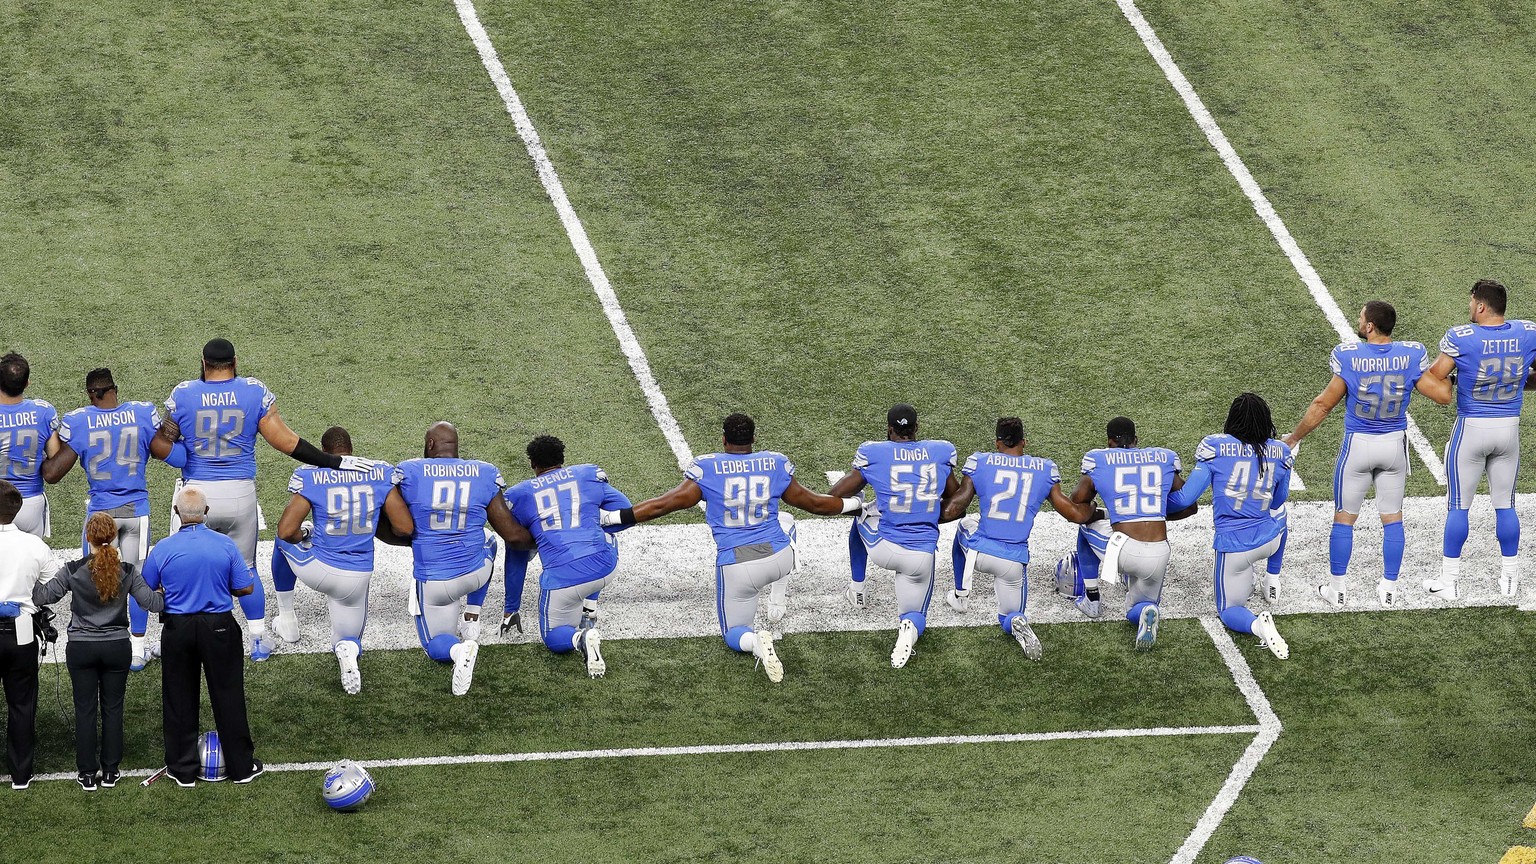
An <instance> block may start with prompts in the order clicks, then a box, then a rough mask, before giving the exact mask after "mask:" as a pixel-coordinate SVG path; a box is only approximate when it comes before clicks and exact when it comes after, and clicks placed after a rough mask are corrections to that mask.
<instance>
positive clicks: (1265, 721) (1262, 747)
mask: <svg viewBox="0 0 1536 864" xmlns="http://www.w3.org/2000/svg"><path fill="white" fill-rule="evenodd" d="M1200 626H1201V627H1204V628H1205V632H1206V633H1208V634H1210V637H1211V641H1212V642H1214V643H1216V651H1217V652H1218V653H1220V654H1221V659H1222V660H1223V661H1225V662H1226V664H1227V669H1229V670H1231V672H1232V680H1233V681H1234V682H1235V683H1236V684H1237V689H1238V690H1240V691H1242V694H1243V698H1244V699H1247V700H1248V707H1249V708H1251V709H1253V714H1254V716H1255V717H1257V718H1258V719H1259V726H1258V729H1259V731H1258V734H1257V735H1255V736H1254V738H1253V743H1251V744H1249V745H1248V749H1246V750H1244V751H1243V755H1242V756H1241V757H1240V758H1239V759H1238V760H1237V764H1236V765H1233V766H1232V773H1231V774H1229V775H1227V781H1226V782H1225V783H1223V784H1221V791H1220V792H1217V793H1216V800H1214V801H1212V802H1211V806H1209V807H1207V808H1205V813H1203V814H1201V816H1200V821H1198V822H1196V823H1195V830H1193V831H1191V832H1190V833H1189V837H1187V838H1185V840H1184V845H1182V846H1180V847H1179V851H1177V852H1175V853H1174V854H1173V857H1172V858H1170V859H1169V862H1168V864H1194V860H1195V859H1196V858H1197V857H1199V855H1200V851H1201V850H1202V849H1204V848H1205V844H1206V843H1207V842H1209V841H1210V839H1211V835H1212V834H1214V833H1216V829H1217V828H1219V827H1220V826H1221V820H1222V819H1224V818H1226V815H1227V811H1228V810H1231V809H1232V805H1233V804H1236V803H1237V797H1238V796H1239V795H1241V794H1242V793H1243V787H1244V786H1246V785H1248V780H1249V778H1251V777H1252V776H1253V772H1254V771H1256V770H1258V767H1259V762H1261V761H1262V760H1263V759H1264V754H1266V753H1268V752H1269V748H1270V747H1271V746H1272V745H1273V744H1274V743H1275V740H1276V739H1278V738H1279V737H1280V730H1281V725H1280V717H1279V715H1277V714H1275V709H1274V707H1273V706H1271V705H1270V704H1269V697H1267V696H1265V695H1264V688H1262V687H1260V686H1259V682H1258V680H1257V679H1255V678H1254V677H1253V669H1252V668H1250V667H1249V666H1248V661H1247V660H1244V659H1243V655H1242V652H1240V651H1238V650H1237V645H1236V643H1234V642H1233V641H1232V636H1231V635H1230V634H1228V633H1227V628H1226V627H1224V626H1222V623H1221V620H1220V619H1219V618H1214V617H1211V616H1203V617H1201V619H1200Z"/></svg>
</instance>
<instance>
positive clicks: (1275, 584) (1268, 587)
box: [1264, 573, 1280, 603]
mask: <svg viewBox="0 0 1536 864" xmlns="http://www.w3.org/2000/svg"><path fill="white" fill-rule="evenodd" d="M1264 601H1265V602H1266V603H1279V602H1280V574H1279V573H1265V574H1264Z"/></svg>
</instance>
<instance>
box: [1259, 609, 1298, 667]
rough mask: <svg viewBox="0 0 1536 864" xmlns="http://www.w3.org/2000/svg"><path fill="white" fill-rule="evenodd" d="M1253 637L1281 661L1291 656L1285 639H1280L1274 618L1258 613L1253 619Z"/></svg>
mask: <svg viewBox="0 0 1536 864" xmlns="http://www.w3.org/2000/svg"><path fill="white" fill-rule="evenodd" d="M1253 635H1255V636H1257V637H1259V641H1260V642H1262V643H1263V645H1264V647H1265V648H1268V649H1269V653H1271V654H1273V655H1275V656H1276V657H1278V658H1280V659H1281V660H1285V659H1287V658H1288V657H1290V656H1291V646H1289V645H1287V644H1285V639H1283V638H1281V636H1280V631H1279V629H1277V628H1276V627H1275V616H1273V615H1271V614H1270V613H1268V612H1260V613H1259V614H1258V616H1257V617H1255V618H1254V621H1253Z"/></svg>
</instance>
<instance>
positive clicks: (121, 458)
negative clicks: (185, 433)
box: [43, 369, 186, 672]
mask: <svg viewBox="0 0 1536 864" xmlns="http://www.w3.org/2000/svg"><path fill="white" fill-rule="evenodd" d="M85 393H86V396H87V397H88V398H89V399H90V400H91V404H89V405H87V406H85V407H83V408H76V409H75V410H73V411H71V412H69V413H68V414H65V415H64V419H63V422H62V423H61V424H60V426H59V440H60V441H61V442H63V443H64V445H65V446H63V447H60V448H59V452H57V453H55V454H53V455H52V456H49V457H48V461H46V462H44V463H43V481H44V482H46V483H57V482H59V481H60V480H62V479H63V478H64V475H66V474H68V473H69V469H71V468H73V467H74V466H75V463H76V462H77V461H82V460H83V461H84V469H83V470H84V471H85V483H86V489H87V490H88V493H89V494H88V496H87V498H86V505H85V518H86V521H87V522H89V521H90V518H91V516H93V515H95V514H97V513H105V514H107V515H108V516H111V517H112V519H113V521H115V522H116V523H117V539H116V540H114V541H113V542H112V545H113V546H115V547H117V550H118V555H119V557H121V558H122V560H123V563H124V564H132V565H133V566H135V567H143V566H144V556H145V555H146V554H148V552H149V489H148V486H147V485H146V483H147V479H148V478H147V477H146V475H147V474H148V468H149V456H150V452H149V449H150V442H151V441H152V440H154V437H155V433H156V432H158V431H159V430H160V409H158V408H156V407H155V406H154V405H153V404H152V403H149V402H120V401H118V397H117V382H116V381H114V380H113V378H112V370H111V369H93V370H91V372H90V373H89V374H88V375H86V376H85ZM167 458H168V460H169V461H170V462H171V464H172V465H173V467H181V466H182V465H185V464H186V450H185V448H182V447H179V446H178V447H176V448H173V451H172V455H169V456H168V457H167ZM178 462H179V464H178ZM83 530H84V529H82V531H83ZM81 546H82V549H83V551H82V554H90V544H88V543H87V542H85V540H84V538H83V536H82V539H81ZM148 628H149V613H148V612H147V611H145V610H144V607H142V606H140V605H139V601H137V600H135V599H133V597H131V596H130V597H129V598H128V633H129V637H128V639H129V643H130V644H131V646H132V650H133V657H132V659H131V660H130V661H129V665H128V668H129V669H131V670H133V671H135V672H137V671H140V670H142V669H143V668H144V666H145V665H146V664H147V663H148V662H149V658H150V651H149V645H148V640H147V639H146V638H145V633H146V631H147V630H148Z"/></svg>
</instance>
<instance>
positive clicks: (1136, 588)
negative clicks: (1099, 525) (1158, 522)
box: [1118, 539, 1169, 609]
mask: <svg viewBox="0 0 1536 864" xmlns="http://www.w3.org/2000/svg"><path fill="white" fill-rule="evenodd" d="M1168 555H1169V547H1168V541H1167V540H1161V541H1159V542H1156V543H1145V542H1142V541H1141V540H1129V539H1128V540H1126V542H1125V545H1124V546H1122V547H1121V548H1120V558H1119V565H1118V566H1119V569H1120V578H1121V579H1123V580H1125V605H1126V608H1127V609H1129V608H1130V607H1132V606H1134V605H1136V604H1137V603H1157V602H1158V601H1159V600H1161V599H1162V596H1163V583H1164V582H1166V581H1167V579H1168Z"/></svg>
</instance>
